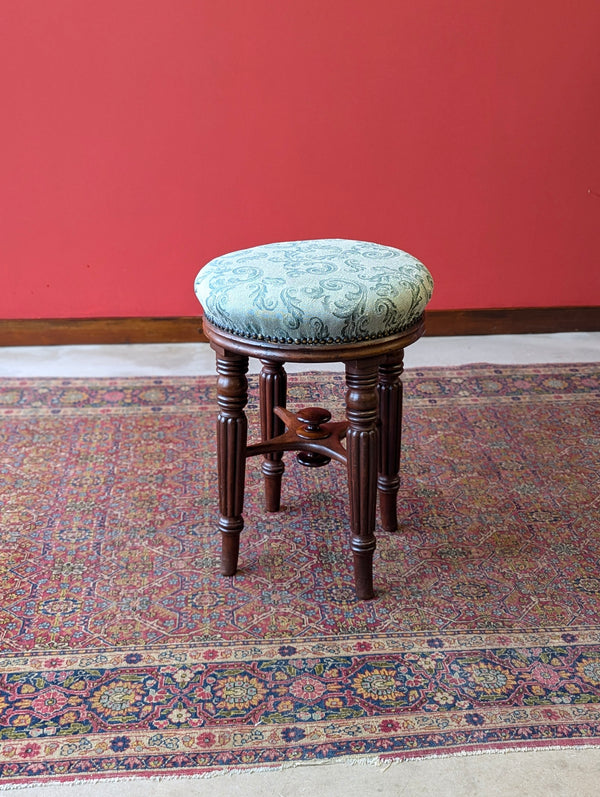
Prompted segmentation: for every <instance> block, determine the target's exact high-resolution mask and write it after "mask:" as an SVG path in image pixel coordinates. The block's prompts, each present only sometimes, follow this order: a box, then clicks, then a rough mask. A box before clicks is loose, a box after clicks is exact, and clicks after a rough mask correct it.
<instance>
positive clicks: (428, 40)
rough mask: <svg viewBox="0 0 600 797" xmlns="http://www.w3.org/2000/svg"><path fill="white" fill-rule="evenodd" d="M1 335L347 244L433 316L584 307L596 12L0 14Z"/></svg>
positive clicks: (207, 5) (428, 2)
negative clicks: (375, 250)
mask: <svg viewBox="0 0 600 797" xmlns="http://www.w3.org/2000/svg"><path fill="white" fill-rule="evenodd" d="M0 31H1V38H2V45H1V47H0V81H2V83H3V85H2V87H1V89H2V91H1V96H2V116H3V121H2V123H1V124H0V181H1V187H0V317H4V318H27V317H69V316H118V315H124V316H127V315H189V314H194V313H196V312H197V310H198V306H197V304H196V300H195V298H194V297H193V291H192V282H193V277H194V275H195V273H196V271H197V268H198V267H199V266H200V265H202V264H203V263H204V262H206V261H207V260H208V259H210V258H212V257H214V256H215V255H218V254H221V253H223V252H226V251H230V250H232V249H237V248H242V247H245V246H251V245H254V244H258V243H265V242H268V241H274V240H289V239H297V238H309V237H311V238H312V237H314V238H316V237H349V238H364V239H369V240H376V241H380V242H384V243H389V244H392V245H395V246H399V247H400V248H403V249H407V250H408V251H410V252H412V253H413V254H415V255H417V256H418V257H420V258H421V259H422V260H423V261H424V262H425V263H427V264H428V265H429V266H430V268H431V270H432V272H433V273H434V276H435V278H436V283H437V285H436V294H435V298H434V301H433V303H432V305H431V306H432V307H437V308H439V309H443V308H476V307H503V306H504V307H510V306H533V305H539V306H548V305H578V304H600V281H599V274H600V100H599V97H600V57H599V56H600V49H599V42H600V2H598V0H577V2H575V3H567V2H565V0H545V1H544V2H540V0H483V1H482V0H368V2H367V1H366V0H85V2H82V0H51V1H50V0H19V1H18V2H3V3H2V4H1V5H0Z"/></svg>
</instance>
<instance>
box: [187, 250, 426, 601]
mask: <svg viewBox="0 0 600 797" xmlns="http://www.w3.org/2000/svg"><path fill="white" fill-rule="evenodd" d="M195 288H196V294H197V296H198V299H199V300H200V302H201V304H202V306H203V308H204V320H203V326H204V331H205V333H206V335H207V337H208V339H209V341H210V343H211V346H212V348H213V349H214V350H215V353H216V359H217V373H218V379H217V402H218V405H219V414H218V418H217V465H218V481H219V510H220V518H219V530H220V531H221V536H222V549H221V572H222V573H223V575H228V576H231V575H233V574H234V573H235V572H236V569H237V566H238V555H239V544H240V532H241V531H242V529H243V527H244V519H243V515H242V512H243V506H244V485H245V463H246V458H247V457H249V456H255V455H261V456H263V464H262V471H263V474H264V477H265V499H266V508H267V511H270V512H277V511H279V509H280V496H281V479H282V475H283V473H284V470H285V467H284V463H283V460H282V457H283V453H284V452H285V451H296V452H298V453H297V458H298V460H299V462H301V464H303V465H306V466H309V467H320V466H322V465H326V464H327V463H329V462H330V461H331V460H332V459H334V460H337V461H338V462H341V463H343V464H344V465H345V466H346V467H347V471H348V493H349V496H348V497H349V515H350V524H349V525H350V545H351V549H352V553H353V558H354V581H355V587H356V594H357V596H358V597H359V598H361V599H370V598H373V597H374V595H375V592H374V589H373V554H374V552H375V547H376V541H375V533H374V532H375V509H376V499H377V496H379V503H380V515H381V525H382V527H383V529H384V530H385V531H389V532H393V531H395V530H396V529H397V506H396V504H397V495H398V489H399V485H400V480H399V476H398V471H399V465H400V442H401V426H402V383H401V380H400V375H401V373H402V369H403V354H404V348H405V347H406V346H408V345H410V344H411V343H413V342H414V341H415V340H417V339H418V338H419V337H420V336H421V335H422V334H423V330H424V323H423V311H424V309H425V306H426V304H427V302H428V301H429V299H430V297H431V292H432V289H433V281H432V279H431V275H430V274H429V272H428V270H427V269H426V268H425V266H424V265H423V264H422V263H420V262H419V261H418V260H417V259H416V258H414V257H412V255H409V254H407V253H406V252H403V251H401V250H400V249H395V248H393V247H390V246H382V245H380V244H374V243H368V242H364V241H349V240H341V239H325V240H317V241H292V242H288V243H274V244H267V245H264V246H257V247H254V248H251V249H244V250H242V251H239V252H232V253H230V254H226V255H223V256H222V257H218V258H216V259H215V260H212V261H211V262H210V263H208V264H207V265H206V266H205V267H204V268H203V269H202V270H201V271H200V273H199V274H198V276H197V278H196V283H195ZM248 357H257V358H258V359H260V361H261V363H262V370H261V373H260V377H259V392H260V425H261V441H260V442H258V443H254V444H252V445H248V442H247V432H248V421H247V418H246V413H245V406H246V403H247V401H248V392H247V391H248V382H247V379H246V372H247V370H248ZM334 361H339V362H343V363H344V364H345V368H346V384H347V391H346V394H345V399H346V417H347V420H345V421H338V422H330V421H331V416H330V414H329V412H328V411H327V410H324V409H323V408H321V407H309V408H300V409H299V410H298V411H297V412H295V413H293V412H290V411H289V410H288V408H287V407H286V393H287V387H286V385H287V377H286V373H285V369H284V367H283V366H284V363H285V362H304V363H325V362H334ZM344 444H345V445H344Z"/></svg>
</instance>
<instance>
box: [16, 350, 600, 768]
mask: <svg viewBox="0 0 600 797" xmlns="http://www.w3.org/2000/svg"><path fill="white" fill-rule="evenodd" d="M404 382H405V415H404V439H403V463H402V487H401V492H400V497H399V508H400V518H401V530H400V531H399V532H398V533H396V534H386V533H384V532H382V531H379V532H378V535H377V552H376V555H375V565H374V572H375V585H376V590H377V598H376V600H374V601H370V602H357V601H356V600H355V598H354V590H353V578H352V571H351V555H350V552H349V550H348V544H347V537H348V531H347V489H346V484H345V473H344V470H343V468H342V467H341V466H340V465H338V464H336V463H332V465H330V466H329V467H328V468H326V469H319V470H309V469H304V468H301V467H300V466H299V465H298V464H297V463H296V462H295V460H294V458H293V456H292V455H290V454H287V455H286V458H285V461H286V468H287V470H286V474H285V476H284V488H283V503H284V511H282V512H281V513H279V514H275V515H273V514H269V513H266V512H265V511H264V508H263V505H262V475H261V473H260V463H259V462H258V460H255V461H253V460H250V461H249V463H248V473H247V486H246V494H247V498H246V508H245V517H246V528H245V529H244V531H243V532H242V545H241V557H240V570H239V572H238V574H237V575H236V576H235V577H234V578H231V579H225V578H222V577H220V576H219V575H218V557H219V539H218V535H217V532H216V531H215V528H216V484H215V480H216V464H215V451H214V414H215V404H216V402H215V390H214V379H213V378H212V377H202V378H199V379H188V378H174V379H162V378H161V379H149V378H146V379H115V380H111V379H104V380H95V381H93V380H92V381H90V380H75V379H72V380H62V379H55V380H50V379H46V380H19V379H14V380H4V381H3V382H2V384H0V483H1V486H2V490H1V493H0V539H1V541H2V545H1V547H0V646H1V647H0V649H1V653H0V775H1V778H2V780H0V783H13V782H14V783H33V782H38V781H43V780H49V779H50V780H51V779H63V780H68V779H75V778H86V777H90V778H91V777H102V776H117V775H122V774H140V775H143V774H146V775H147V774H149V773H154V774H167V773H170V774H174V773H177V772H182V773H183V772H202V771H210V770H213V769H222V768H227V767H231V766H236V767H239V766H242V767H245V766H264V765H274V764H280V763H282V762H285V761H291V760H298V761H314V760H317V759H326V758H332V757H337V756H343V755H362V754H371V755H378V756H386V755H389V756H399V757H406V756H413V755H430V754H437V753H444V752H446V753H448V752H450V753H452V752H464V751H479V750H485V749H494V748H500V749H502V748H515V747H517V748H524V747H527V746H540V745H559V746H562V745H570V744H577V745H584V744H598V741H599V739H600V573H599V570H598V560H599V554H600V535H599V523H598V516H599V510H600V505H599V499H598V496H599V495H600V484H599V477H598V466H599V459H600V457H599V450H600V437H599V433H598V430H599V429H600V401H599V394H600V372H599V370H598V366H596V365H567V366H511V367H502V366H471V367H468V368H455V369H423V370H421V371H415V370H412V371H409V372H407V374H406V375H405V378H404ZM252 387H253V389H252V393H251V401H250V405H249V419H250V425H251V429H252V428H254V430H256V415H257V407H256V385H255V383H253V386H252ZM343 392H344V384H343V378H342V377H341V376H340V375H336V374H318V373H315V374H306V375H301V376H295V377H290V405H291V406H292V407H295V408H299V407H302V406H307V405H315V404H320V405H322V406H326V407H329V408H333V409H334V410H335V411H336V412H337V415H338V417H340V416H341V414H342V412H343V408H342V403H341V402H342V397H343Z"/></svg>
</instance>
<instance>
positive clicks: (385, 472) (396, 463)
mask: <svg viewBox="0 0 600 797" xmlns="http://www.w3.org/2000/svg"><path fill="white" fill-rule="evenodd" d="M403 355H404V352H403V351H402V352H400V354H399V355H395V357H394V359H393V360H392V359H388V360H387V361H386V362H384V363H382V364H381V365H380V366H379V383H378V386H377V392H378V393H379V420H380V434H381V438H380V442H379V477H378V479H377V487H378V489H379V510H380V513H381V525H382V526H383V528H384V529H385V531H396V530H397V529H398V513H397V501H398V489H399V488H400V479H399V477H398V471H399V470H400V447H401V443H402V382H401V380H400V375H401V374H402V371H403V370H404V369H403V365H402V362H403Z"/></svg>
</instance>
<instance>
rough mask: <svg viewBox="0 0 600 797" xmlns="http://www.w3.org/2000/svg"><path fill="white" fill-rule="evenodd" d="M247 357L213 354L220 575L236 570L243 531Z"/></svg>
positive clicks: (227, 353) (246, 435) (226, 353)
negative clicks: (220, 543) (214, 355)
mask: <svg viewBox="0 0 600 797" xmlns="http://www.w3.org/2000/svg"><path fill="white" fill-rule="evenodd" d="M247 370H248V358H247V357H243V356H241V355H238V354H233V353H232V352H228V351H223V350H221V351H218V352H217V373H218V375H219V376H218V379H217V403H218V405H219V415H218V418H217V470H218V482H219V511H220V518H219V530H220V531H221V539H222V547H221V573H222V574H223V575H224V576H232V575H233V574H234V573H235V572H236V570H237V562H238V551H239V544H240V532H241V530H242V529H243V528H244V519H243V517H242V511H243V507H244V483H245V478H246V442H247V437H248V421H247V419H246V413H245V412H244V408H245V406H246V403H247V401H248V382H247V379H246V371H247Z"/></svg>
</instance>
